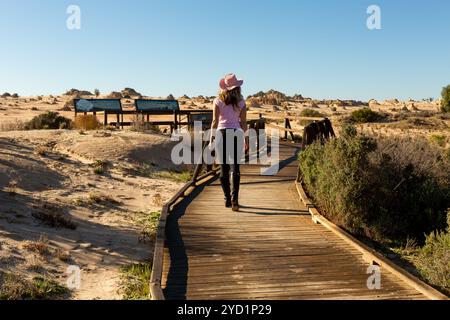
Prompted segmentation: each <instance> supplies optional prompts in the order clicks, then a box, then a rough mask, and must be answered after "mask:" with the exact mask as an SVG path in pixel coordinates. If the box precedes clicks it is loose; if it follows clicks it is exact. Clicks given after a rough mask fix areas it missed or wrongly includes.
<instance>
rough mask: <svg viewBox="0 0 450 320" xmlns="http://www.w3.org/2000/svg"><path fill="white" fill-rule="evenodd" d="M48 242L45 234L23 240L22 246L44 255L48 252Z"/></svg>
mask: <svg viewBox="0 0 450 320" xmlns="http://www.w3.org/2000/svg"><path fill="white" fill-rule="evenodd" d="M48 244H49V241H48V238H47V236H44V235H41V236H40V237H39V239H38V240H36V241H25V243H24V244H23V248H24V249H26V250H28V251H31V252H36V253H39V254H40V255H41V256H46V255H48V254H50V248H49V246H48Z"/></svg>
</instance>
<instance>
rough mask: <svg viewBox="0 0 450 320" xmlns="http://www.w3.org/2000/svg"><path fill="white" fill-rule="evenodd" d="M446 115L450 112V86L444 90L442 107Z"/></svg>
mask: <svg viewBox="0 0 450 320" xmlns="http://www.w3.org/2000/svg"><path fill="white" fill-rule="evenodd" d="M441 110H442V112H444V113H447V112H450V84H449V85H448V86H446V87H445V88H443V89H442V106H441Z"/></svg>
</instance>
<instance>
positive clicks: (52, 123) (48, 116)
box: [25, 111, 72, 130]
mask: <svg viewBox="0 0 450 320" xmlns="http://www.w3.org/2000/svg"><path fill="white" fill-rule="evenodd" d="M71 126H72V120H70V119H67V118H64V117H63V116H60V115H59V113H57V112H52V111H50V112H47V113H43V114H40V115H38V116H36V117H34V118H33V119H31V120H30V121H29V122H27V123H26V124H25V129H27V130H42V129H46V130H47V129H69V128H71Z"/></svg>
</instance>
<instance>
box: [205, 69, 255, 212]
mask: <svg viewBox="0 0 450 320" xmlns="http://www.w3.org/2000/svg"><path fill="white" fill-rule="evenodd" d="M243 83H244V81H242V80H238V79H237V78H236V75H234V74H228V75H226V76H225V77H224V78H223V79H221V80H220V89H221V91H220V93H219V97H218V98H216V99H215V100H214V106H213V107H214V117H213V123H212V129H213V134H212V135H211V144H212V141H213V137H215V139H216V140H215V143H216V150H217V151H218V153H219V154H218V157H219V160H220V165H221V170H220V182H221V185H222V189H223V193H224V195H225V206H226V207H227V208H230V207H231V208H232V210H233V211H239V186H240V182H241V172H240V168H239V164H240V162H241V158H242V155H243V151H244V140H245V139H244V136H245V132H247V108H246V105H245V100H244V98H243V96H242V93H241V86H242V84H243ZM245 148H246V149H247V148H248V144H247V142H245ZM230 173H231V178H232V183H230ZM231 186H232V187H231Z"/></svg>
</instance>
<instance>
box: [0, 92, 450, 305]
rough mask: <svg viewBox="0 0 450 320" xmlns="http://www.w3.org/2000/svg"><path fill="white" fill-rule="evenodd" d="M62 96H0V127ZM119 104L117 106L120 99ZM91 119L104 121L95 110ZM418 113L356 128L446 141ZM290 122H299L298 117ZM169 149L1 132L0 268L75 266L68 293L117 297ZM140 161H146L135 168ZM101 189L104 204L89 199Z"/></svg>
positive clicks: (189, 102) (93, 137) (168, 192)
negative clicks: (54, 218)
mask: <svg viewBox="0 0 450 320" xmlns="http://www.w3.org/2000/svg"><path fill="white" fill-rule="evenodd" d="M69 98H70V97H67V96H59V97H43V98H42V99H37V98H36V97H24V98H19V99H11V98H8V99H2V98H0V130H1V128H2V126H4V125H7V127H8V124H9V123H12V122H14V121H17V120H20V121H27V120H30V119H31V118H33V117H34V116H36V115H38V114H40V113H43V112H46V111H58V112H60V113H61V114H62V115H63V116H65V117H68V118H73V112H72V111H60V110H61V109H62V108H63V106H64V104H65V102H66V101H67V100H68V99H69ZM123 102H124V104H125V105H126V102H127V101H126V100H123ZM180 104H181V106H182V108H184V109H189V108H191V109H192V108H194V109H206V108H211V100H207V99H183V100H181V101H180ZM361 107H362V106H359V107H358V106H356V107H349V106H344V105H340V104H339V103H338V104H321V103H320V102H319V101H303V102H288V103H283V105H282V106H273V105H261V106H253V107H251V108H250V116H249V118H252V117H255V118H257V117H258V116H259V115H258V114H259V113H266V114H270V115H272V116H273V115H277V116H280V117H283V116H284V115H289V116H296V115H299V114H300V112H301V111H302V110H304V109H314V110H316V111H319V112H320V113H322V114H324V115H326V116H328V117H330V118H331V120H332V121H333V123H339V121H340V120H341V119H342V118H344V117H346V116H348V114H349V113H350V112H352V111H354V110H356V109H358V108H361ZM370 107H371V109H373V110H375V111H381V112H385V113H389V114H391V115H395V114H400V113H401V112H402V110H403V109H404V108H407V109H409V112H408V114H409V116H411V117H414V115H416V114H417V115H418V116H419V113H420V112H422V111H430V112H435V111H436V110H437V109H438V107H437V103H426V102H414V105H412V102H396V101H385V102H380V103H376V102H374V101H372V102H371V103H370ZM99 120H100V121H102V120H103V119H102V115H99ZM113 120H114V119H113ZM422 120H423V121H424V122H423V123H422V124H421V121H422ZM422 120H420V121H419V122H418V124H416V123H415V122H412V123H409V122H408V123H404V124H402V125H403V127H402V126H400V125H399V124H400V123H397V122H396V123H376V124H365V125H360V126H359V128H360V130H361V131H366V132H369V133H372V134H383V135H392V134H395V135H407V136H412V135H424V136H430V135H432V134H443V135H446V136H447V141H448V142H449V143H450V130H449V128H450V120H448V119H447V120H442V121H441V120H436V119H433V120H431V119H422ZM436 121H437V122H436ZM439 121H441V122H442V123H441V122H439ZM427 122H428V123H427ZM280 124H281V121H280ZM291 124H292V126H293V127H294V128H298V129H301V128H302V125H303V124H304V123H302V122H301V121H293V122H292V123H291ZM3 128H4V127H3ZM171 147H172V144H171V142H170V141H169V140H168V138H167V137H163V136H158V135H150V134H142V133H132V132H129V131H126V130H125V131H112V132H110V131H98V132H87V133H84V134H82V133H80V132H78V131H75V130H73V131H30V132H22V131H11V132H0V270H10V271H13V272H17V273H21V274H25V275H28V276H31V275H37V274H46V275H48V276H49V277H50V278H53V279H57V280H58V281H59V282H61V283H65V281H66V279H67V274H66V269H67V267H68V266H69V265H76V266H79V267H80V268H81V270H82V274H81V289H80V290H75V291H73V295H72V298H74V299H119V298H121V295H120V293H118V284H119V282H120V272H119V269H120V266H123V265H126V264H129V263H131V262H138V261H143V260H148V259H150V258H151V255H152V248H153V244H152V243H151V241H146V242H142V241H139V240H140V237H141V236H142V233H141V230H142V223H141V219H142V217H145V214H148V213H150V212H152V211H157V210H160V207H161V204H162V203H163V202H164V201H165V200H167V199H169V198H170V197H171V196H172V195H173V194H174V193H175V192H176V191H177V190H178V189H179V188H180V187H181V185H182V183H181V182H176V181H172V180H167V179H161V178H158V177H157V176H155V175H153V176H152V175H150V177H148V176H147V177H146V175H147V174H148V173H149V171H150V172H151V171H153V170H155V168H158V167H159V169H161V168H162V169H171V170H172V169H180V168H175V167H173V166H172V165H171V163H172V162H171V161H170V158H169V157H170V150H171ZM97 160H102V161H104V160H106V161H108V167H107V169H106V172H105V173H104V174H103V175H97V174H95V173H94V172H93V167H92V164H93V163H95V162H96V161H97ZM144 163H146V164H147V165H146V166H144V167H143V164H144ZM152 164H153V166H152ZM102 196H103V198H104V201H100V202H99V203H96V202H95V201H92V198H95V199H97V198H100V199H101V198H102ZM111 200H114V201H111ZM42 212H44V213H45V212H58V213H60V214H63V215H65V216H69V217H71V218H72V219H73V221H74V222H75V223H76V225H77V228H76V229H75V230H71V229H66V228H53V227H50V226H48V225H45V224H43V223H42V221H41V220H39V219H37V218H36V215H39V213H42ZM41 236H44V237H47V238H48V241H49V242H48V246H49V247H50V253H48V254H45V255H40V254H37V253H35V252H31V251H30V250H27V249H26V248H25V247H26V244H27V241H36V240H38V239H39V238H40V237H41ZM141 240H142V239H141Z"/></svg>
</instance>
